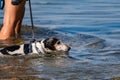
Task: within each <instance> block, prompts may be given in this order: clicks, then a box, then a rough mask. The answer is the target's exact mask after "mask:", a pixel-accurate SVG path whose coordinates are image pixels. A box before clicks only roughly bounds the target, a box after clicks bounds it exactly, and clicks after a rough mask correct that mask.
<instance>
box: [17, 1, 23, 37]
mask: <svg viewBox="0 0 120 80" xmlns="http://www.w3.org/2000/svg"><path fill="white" fill-rule="evenodd" d="M24 4H25V2H22V5H21V8H20V10H19V11H20V13H18V15H19V17H18V19H17V23H16V26H15V35H16V37H19V35H20V31H21V26H22V20H23V17H24V13H25V7H24Z"/></svg>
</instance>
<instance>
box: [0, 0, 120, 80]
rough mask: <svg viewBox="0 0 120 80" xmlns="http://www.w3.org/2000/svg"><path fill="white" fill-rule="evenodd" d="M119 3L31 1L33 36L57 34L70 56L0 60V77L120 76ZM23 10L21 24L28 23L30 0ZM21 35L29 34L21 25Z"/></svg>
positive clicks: (94, 79)
mask: <svg viewBox="0 0 120 80" xmlns="http://www.w3.org/2000/svg"><path fill="white" fill-rule="evenodd" d="M119 4H120V1H119V0H83V1H82V0H65V1H64V0H60V1H58V0H40V1H38V0H33V1H32V8H33V16H34V24H35V26H37V27H38V28H35V37H36V38H37V39H42V38H47V37H51V36H54V37H58V38H60V39H62V40H63V41H64V42H65V43H67V44H69V45H70V46H71V47H72V49H71V50H70V52H69V56H68V57H61V56H59V55H58V56H56V57H47V58H41V57H38V56H23V57H5V58H0V64H1V65H0V75H1V76H0V79H1V80H10V79H11V80H120V14H119V12H120V5H119ZM26 8H27V9H26V14H25V18H24V21H23V24H24V25H31V24H30V18H29V15H28V14H29V10H28V2H27V5H26ZM0 14H1V15H0V22H1V23H2V18H3V17H2V16H3V12H2V11H0ZM26 30H27V31H26ZM22 37H23V40H21V39H19V41H20V42H21V41H22V42H23V41H26V42H27V41H28V40H29V39H30V38H31V32H30V31H28V29H24V30H23V35H22ZM17 41H18V40H17ZM17 41H16V40H15V41H13V42H12V44H16V42H17ZM19 41H18V42H19ZM10 43H11V42H10ZM0 44H1V45H4V44H5V42H0ZM7 44H9V43H7Z"/></svg>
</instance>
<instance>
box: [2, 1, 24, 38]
mask: <svg viewBox="0 0 120 80" xmlns="http://www.w3.org/2000/svg"><path fill="white" fill-rule="evenodd" d="M24 5H25V0H24V1H23V2H22V3H21V4H19V5H15V6H14V5H12V4H11V0H5V13H4V22H3V27H2V29H1V31H0V40H3V39H8V38H11V37H15V34H16V33H17V28H19V27H20V26H21V22H22V18H23V15H24ZM21 12H22V14H21ZM18 24H19V25H20V26H19V25H18Z"/></svg>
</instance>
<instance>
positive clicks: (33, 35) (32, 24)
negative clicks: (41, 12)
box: [28, 0, 35, 40]
mask: <svg viewBox="0 0 120 80" xmlns="http://www.w3.org/2000/svg"><path fill="white" fill-rule="evenodd" d="M28 1H29V10H30V19H31V29H32V39H33V40H35V34H34V23H33V16H32V8H31V0H28Z"/></svg>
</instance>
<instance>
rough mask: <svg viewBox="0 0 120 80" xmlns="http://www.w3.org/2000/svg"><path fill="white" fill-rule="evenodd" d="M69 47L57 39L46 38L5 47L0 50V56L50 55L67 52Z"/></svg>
mask: <svg viewBox="0 0 120 80" xmlns="http://www.w3.org/2000/svg"><path fill="white" fill-rule="evenodd" d="M69 50H70V47H69V46H68V45H67V44H64V43H63V42H62V41H61V40H60V39H58V38H47V39H43V40H40V41H33V42H30V43H26V44H22V45H13V46H7V47H4V48H2V49H0V55H10V56H18V55H28V54H38V55H42V54H50V53H53V52H57V51H63V52H68V51H69Z"/></svg>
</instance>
